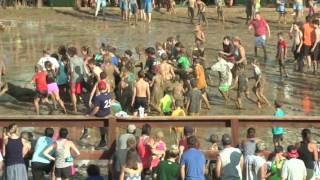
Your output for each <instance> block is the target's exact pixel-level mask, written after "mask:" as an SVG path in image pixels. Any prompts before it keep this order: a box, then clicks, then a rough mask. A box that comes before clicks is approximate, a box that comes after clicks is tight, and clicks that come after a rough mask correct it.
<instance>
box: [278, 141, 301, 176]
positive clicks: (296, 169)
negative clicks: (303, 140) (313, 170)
mask: <svg viewBox="0 0 320 180" xmlns="http://www.w3.org/2000/svg"><path fill="white" fill-rule="evenodd" d="M287 151H288V158H289V160H286V161H285V163H284V165H283V167H282V173H281V177H282V180H306V179H307V169H306V166H305V165H304V162H303V161H302V160H300V159H297V158H298V157H299V153H298V151H297V149H296V148H295V147H294V146H293V145H290V146H288V150H287Z"/></svg>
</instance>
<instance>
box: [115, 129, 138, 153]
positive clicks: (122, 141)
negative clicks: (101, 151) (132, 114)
mask: <svg viewBox="0 0 320 180" xmlns="http://www.w3.org/2000/svg"><path fill="white" fill-rule="evenodd" d="M135 134H136V126H135V125H134V124H129V125H128V128H127V133H125V134H122V135H121V136H120V137H119V141H118V150H119V149H127V141H128V139H130V138H133V139H136V136H135Z"/></svg>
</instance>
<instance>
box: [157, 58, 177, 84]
mask: <svg viewBox="0 0 320 180" xmlns="http://www.w3.org/2000/svg"><path fill="white" fill-rule="evenodd" d="M159 73H160V74H161V76H162V78H163V80H164V81H166V83H167V82H169V81H171V80H172V79H173V78H174V77H175V73H174V67H173V66H172V65H171V64H169V63H168V56H167V54H166V53H164V54H162V55H161V63H160V72H159Z"/></svg>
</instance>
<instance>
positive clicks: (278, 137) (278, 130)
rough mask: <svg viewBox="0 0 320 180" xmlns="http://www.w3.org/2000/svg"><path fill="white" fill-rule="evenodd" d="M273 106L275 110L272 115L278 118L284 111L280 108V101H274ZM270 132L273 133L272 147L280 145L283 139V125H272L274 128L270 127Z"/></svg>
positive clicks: (282, 115) (283, 114)
mask: <svg viewBox="0 0 320 180" xmlns="http://www.w3.org/2000/svg"><path fill="white" fill-rule="evenodd" d="M274 106H275V108H276V112H275V113H274V116H275V117H278V118H281V117H284V116H285V113H284V111H283V110H282V108H281V107H282V103H281V102H279V101H275V102H274ZM272 134H273V144H274V147H276V146H281V143H282V141H283V134H284V128H283V127H274V128H272Z"/></svg>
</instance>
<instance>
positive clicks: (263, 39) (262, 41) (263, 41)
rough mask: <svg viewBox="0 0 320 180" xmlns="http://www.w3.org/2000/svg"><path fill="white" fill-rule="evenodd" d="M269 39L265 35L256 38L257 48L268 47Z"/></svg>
mask: <svg viewBox="0 0 320 180" xmlns="http://www.w3.org/2000/svg"><path fill="white" fill-rule="evenodd" d="M266 40H267V37H266V36H265V35H263V36H256V38H255V46H256V47H262V46H265V45H266Z"/></svg>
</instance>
